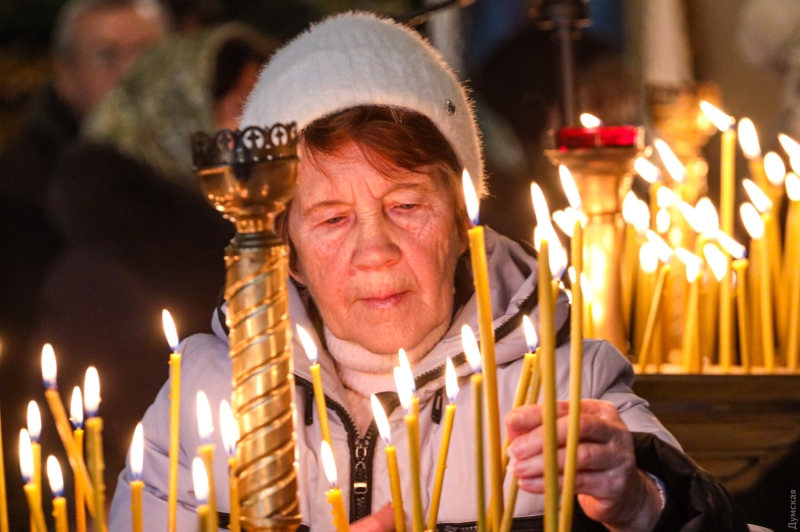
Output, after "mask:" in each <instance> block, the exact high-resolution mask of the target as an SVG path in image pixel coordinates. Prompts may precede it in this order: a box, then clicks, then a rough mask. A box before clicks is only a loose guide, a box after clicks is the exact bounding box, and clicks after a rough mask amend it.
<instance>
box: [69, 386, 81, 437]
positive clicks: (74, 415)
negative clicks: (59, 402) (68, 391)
mask: <svg viewBox="0 0 800 532" xmlns="http://www.w3.org/2000/svg"><path fill="white" fill-rule="evenodd" d="M69 420H70V421H71V422H72V426H73V427H74V428H76V429H79V428H81V427H83V394H81V387H80V386H76V387H74V388H73V389H72V401H71V402H70V403H69Z"/></svg>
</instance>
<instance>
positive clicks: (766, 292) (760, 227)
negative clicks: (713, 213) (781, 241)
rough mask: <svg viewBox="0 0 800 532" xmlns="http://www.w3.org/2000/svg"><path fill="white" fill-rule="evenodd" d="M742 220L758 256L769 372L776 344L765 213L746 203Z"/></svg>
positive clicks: (760, 311)
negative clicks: (761, 213)
mask: <svg viewBox="0 0 800 532" xmlns="http://www.w3.org/2000/svg"><path fill="white" fill-rule="evenodd" d="M740 212H741V216H742V222H743V223H744V226H745V229H747V232H748V233H749V234H750V237H751V239H752V240H751V242H750V249H751V253H752V255H754V256H755V257H758V262H759V264H758V265H759V271H758V277H757V282H758V300H757V302H756V304H757V308H758V315H759V319H760V321H759V322H758V323H759V325H760V336H761V345H760V346H759V347H760V348H761V349H762V352H763V356H764V366H765V368H766V370H767V372H770V373H771V372H774V371H775V346H774V341H773V338H774V337H773V331H772V304H771V303H772V301H771V297H770V296H771V292H770V270H769V266H768V261H769V257H768V254H767V249H766V244H765V242H764V240H765V239H764V237H765V232H764V231H765V226H766V224H765V223H764V218H763V215H759V213H758V211H757V210H756V208H755V207H754V206H753V204H752V203H744V204H742V206H741V207H740Z"/></svg>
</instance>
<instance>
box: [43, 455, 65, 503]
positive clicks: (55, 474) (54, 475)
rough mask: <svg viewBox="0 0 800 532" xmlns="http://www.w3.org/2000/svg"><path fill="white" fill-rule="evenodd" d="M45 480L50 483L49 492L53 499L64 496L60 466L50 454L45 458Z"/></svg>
mask: <svg viewBox="0 0 800 532" xmlns="http://www.w3.org/2000/svg"><path fill="white" fill-rule="evenodd" d="M47 480H49V481H50V491H52V492H53V497H63V496H64V476H63V475H62V474H61V464H59V463H58V459H57V458H56V457H55V456H53V455H52V454H51V455H50V456H48V457H47Z"/></svg>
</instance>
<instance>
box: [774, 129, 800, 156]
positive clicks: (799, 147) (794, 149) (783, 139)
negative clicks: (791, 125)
mask: <svg viewBox="0 0 800 532" xmlns="http://www.w3.org/2000/svg"><path fill="white" fill-rule="evenodd" d="M778 140H779V141H780V143H781V146H783V149H784V151H785V152H786V153H787V154H788V155H789V157H790V158H791V159H794V158H795V157H798V156H800V143H798V142H797V141H796V140H794V139H793V138H792V137H790V136H789V135H784V134H783V133H781V134H780V135H778Z"/></svg>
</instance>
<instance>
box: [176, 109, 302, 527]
mask: <svg viewBox="0 0 800 532" xmlns="http://www.w3.org/2000/svg"><path fill="white" fill-rule="evenodd" d="M192 155H193V160H194V167H195V173H196V175H197V178H198V180H199V182H200V187H201V189H202V191H203V194H204V195H205V196H206V198H207V199H208V201H209V202H210V203H211V204H212V205H213V206H214V207H215V208H216V209H217V210H219V211H221V212H222V213H223V215H224V216H225V217H226V218H228V219H230V220H231V221H232V222H234V223H235V225H236V236H235V237H234V238H233V240H232V241H231V243H230V245H229V246H228V248H227V249H226V250H225V263H226V267H227V280H226V288H225V299H226V301H227V303H228V318H227V322H228V323H227V324H228V327H229V329H230V333H229V338H230V356H231V361H232V366H233V397H232V405H233V412H234V416H235V417H236V420H237V423H238V426H239V433H240V438H239V442H238V445H237V449H236V455H237V462H236V463H237V467H238V474H239V497H240V502H241V525H242V527H243V528H244V529H245V530H247V531H248V532H254V531H293V530H295V529H296V528H297V526H298V525H299V524H300V509H299V503H298V495H297V473H296V470H295V432H294V417H295V415H294V412H295V406H294V378H293V370H292V369H293V368H292V350H291V331H290V325H289V296H288V290H287V281H288V262H289V261H288V257H289V250H288V247H287V246H286V245H285V243H284V242H282V241H281V240H280V239H279V238H278V236H277V235H276V234H275V232H274V221H275V217H276V215H277V214H278V213H280V212H281V211H283V210H284V209H285V207H286V204H287V203H288V201H289V200H291V198H292V197H293V196H294V193H295V188H296V183H297V163H298V160H299V159H298V147H297V129H296V126H295V125H294V124H289V125H283V124H276V125H274V126H272V127H270V128H260V127H248V128H246V129H244V130H241V131H238V130H237V131H230V130H221V131H219V132H217V133H216V134H214V135H213V136H212V135H208V134H206V133H202V132H198V133H195V134H194V135H193V136H192Z"/></svg>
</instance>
